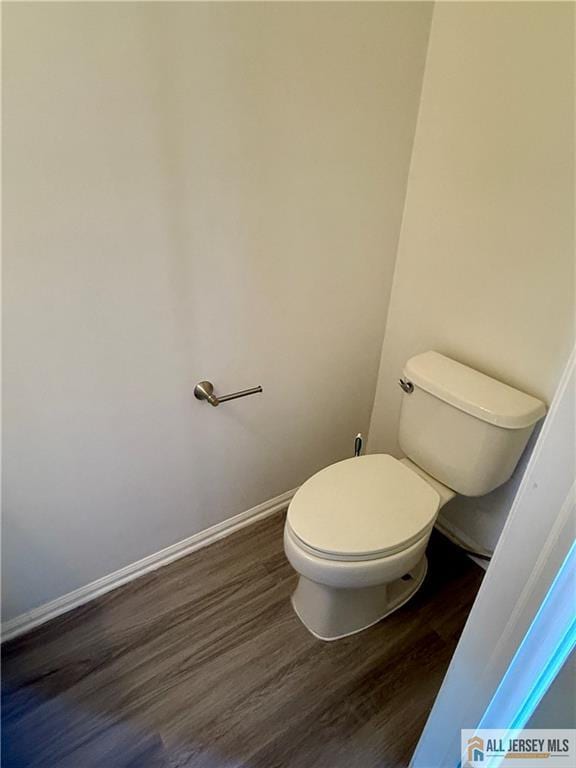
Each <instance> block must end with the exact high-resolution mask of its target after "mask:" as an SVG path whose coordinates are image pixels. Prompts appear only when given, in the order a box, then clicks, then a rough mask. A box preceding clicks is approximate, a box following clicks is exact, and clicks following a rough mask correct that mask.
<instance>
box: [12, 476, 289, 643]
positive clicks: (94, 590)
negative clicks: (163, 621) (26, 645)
mask: <svg viewBox="0 0 576 768" xmlns="http://www.w3.org/2000/svg"><path fill="white" fill-rule="evenodd" d="M297 490H298V489H297V488H293V489H292V490H291V491H286V493H282V494H280V496H276V497H275V498H273V499H269V500H268V501H265V502H263V503H262V504H258V505H257V506H256V507H252V509H247V510H246V511H245V512H241V513H240V514H238V515H235V516H234V517H231V518H229V519H228V520H223V521H222V522H221V523H217V524H216V525H213V526H211V527H210V528H206V529H205V530H204V531H200V532H199V533H195V534H194V535H193V536H189V537H188V538H186V539H182V541H178V542H176V544H172V545H171V546H169V547H166V548H164V549H161V550H160V551H159V552H155V553H154V554H152V555H148V556H147V557H144V558H142V559H141V560H137V561H136V562H135V563H131V564H130V565H127V566H125V567H124V568H120V569H119V570H118V571H114V572H113V573H110V574H108V576H103V577H102V578H101V579H97V580H96V581H92V582H91V583H90V584H86V586H84V587H80V588H79V589H75V590H74V591H73V592H68V593H67V594H66V595H62V597H57V598H56V599H55V600H51V601H50V602H49V603H45V604H44V605H40V606H38V607H37V608H33V609H32V610H31V611H27V612H26V613H22V614H20V616H16V617H15V618H13V619H11V620H10V621H7V622H6V623H5V624H3V625H2V639H1V642H5V641H6V640H13V639H14V638H16V637H19V636H20V635H24V634H26V632H30V630H32V629H35V628H36V627H39V626H40V625H42V624H45V623H46V622H48V621H50V620H51V619H55V618H56V617H57V616H62V614H64V613H68V611H72V610H73V609H74V608H78V607H80V606H81V605H85V604H86V603H89V602H90V601H91V600H94V599H95V598H97V597H100V596H101V595H105V594H106V593H107V592H111V591H112V590H113V589H117V588H118V587H121V586H122V585H123V584H128V582H130V581H134V579H137V578H139V577H140V576H144V575H145V574H146V573H150V572H151V571H155V570H157V569H158V568H162V566H164V565H168V564H169V563H172V562H174V560H178V559H179V558H181V557H185V556H186V555H189V554H191V553H192V552H196V551H197V550H198V549H202V548H204V547H207V546H209V545H210V544H213V543H214V542H216V541H218V540H219V539H223V538H225V537H226V536H230V534H232V533H235V532H236V531H239V530H240V529H241V528H245V527H246V526H248V525H252V524H253V523H256V522H258V520H263V519H264V518H265V517H268V516H269V515H273V514H274V513H275V512H280V511H281V510H282V509H285V508H286V507H287V506H288V504H289V503H290V500H291V499H292V497H293V496H294V494H295V493H296V491H297Z"/></svg>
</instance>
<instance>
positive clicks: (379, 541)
mask: <svg viewBox="0 0 576 768" xmlns="http://www.w3.org/2000/svg"><path fill="white" fill-rule="evenodd" d="M439 506H440V497H439V495H438V493H437V492H436V491H435V490H434V489H433V488H432V487H431V486H430V485H428V483H427V482H426V481H425V480H423V479H422V478H421V477H419V476H418V475H417V474H416V473H415V472H412V470H410V469H408V468H407V467H405V466H404V465H403V464H401V463H400V462H399V461H398V460H397V459H395V458H394V457H393V456H389V455H387V454H382V453H380V454H373V455H370V456H361V457H358V458H352V459H346V460H345V461H340V462H338V463H337V464H332V465H331V466H329V467H326V469H322V470H321V471H320V472H318V473H317V474H315V475H313V476H312V477H311V478H310V479H309V480H307V481H306V482H305V483H304V485H302V486H301V487H300V489H299V490H298V491H297V493H296V494H295V496H294V498H293V499H292V501H291V503H290V506H289V508H288V518H287V520H288V525H289V526H290V529H291V530H292V532H293V533H294V534H295V535H296V536H297V538H298V539H300V540H301V541H302V542H303V543H304V544H305V545H307V547H311V548H312V549H314V550H317V551H318V553H319V554H321V555H323V556H325V557H330V556H332V557H335V558H342V559H346V558H350V559H362V558H365V559H370V558H373V557H376V556H380V555H382V556H384V555H386V554H392V553H394V552H400V551H402V550H403V549H406V548H407V547H409V546H411V544H413V543H414V542H416V541H418V539H420V538H421V537H422V536H423V535H425V533H426V532H427V531H428V530H429V529H430V528H431V527H432V526H433V524H434V521H435V520H436V514H437V512H438V508H439Z"/></svg>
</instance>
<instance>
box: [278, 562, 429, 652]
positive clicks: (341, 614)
mask: <svg viewBox="0 0 576 768" xmlns="http://www.w3.org/2000/svg"><path fill="white" fill-rule="evenodd" d="M427 570H428V561H427V560H426V556H425V555H424V556H423V557H422V559H421V560H419V562H418V563H417V565H415V566H414V568H412V570H411V571H409V573H408V574H406V576H409V577H410V578H406V577H403V578H401V579H396V581H391V582H389V583H388V584H378V585H377V586H375V587H360V588H358V589H336V588H334V587H329V586H326V585H325V584H317V583H316V582H315V581H310V579H307V578H306V577H304V576H300V578H299V580H298V586H297V587H296V591H295V592H294V594H293V595H292V606H293V608H294V610H295V612H296V615H297V616H298V618H299V619H300V621H301V622H302V624H304V626H305V627H306V629H307V630H308V631H309V632H311V633H312V634H313V635H314V637H316V638H318V640H326V641H330V640H340V639H341V638H343V637H348V636H349V635H355V634H356V633H357V632H362V630H363V629H368V627H371V626H372V625H373V624H376V623H377V622H379V621H381V619H384V618H385V617H386V616H389V615H390V614H391V613H392V612H393V611H396V610H397V609H398V608H400V607H401V606H402V605H404V603H406V602H407V601H408V600H409V599H410V598H411V597H412V595H413V594H414V593H415V592H416V591H417V590H418V589H419V587H420V586H421V585H422V582H423V581H424V578H425V577H426V571H427Z"/></svg>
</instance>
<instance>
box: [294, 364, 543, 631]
mask: <svg viewBox="0 0 576 768" xmlns="http://www.w3.org/2000/svg"><path fill="white" fill-rule="evenodd" d="M400 386H401V388H402V390H403V393H404V394H403V396H402V406H401V410H400V424H399V427H400V428H399V435H398V437H399V443H400V447H401V449H402V450H403V452H404V453H405V454H406V458H403V459H396V458H394V457H393V456H389V455H387V454H372V455H368V456H359V457H354V458H351V459H345V460H344V461H340V462H337V463H336V464H333V465H331V466H329V467H326V468H325V469H323V470H321V471H320V472H317V473H316V474H315V475H313V476H312V477H311V478H310V479H309V480H307V481H306V482H305V483H304V484H303V485H302V486H301V487H300V489H299V490H298V491H297V493H296V494H295V496H294V498H293V499H292V501H291V503H290V506H289V508H288V514H287V516H286V525H285V529H284V550H285V552H286V556H287V558H288V560H289V561H290V563H291V564H292V566H293V568H294V569H295V570H296V572H297V573H298V574H299V580H298V586H297V588H296V591H295V592H294V594H293V596H292V605H293V607H294V610H295V612H296V614H297V615H298V617H299V618H300V619H301V621H302V623H303V624H304V625H305V626H306V627H307V629H309V630H310V632H311V633H312V634H313V635H315V636H316V637H318V638H320V639H322V640H337V639H338V638H341V637H346V636H347V635H352V634H354V633H356V632H360V631H361V630H363V629H366V628H367V627H369V626H371V625H372V624H375V623H376V622H377V621H380V619H383V618H384V617H385V616H388V615H389V614H390V613H392V611H395V610H397V609H398V608H400V606H402V605H403V604H404V603H405V602H406V601H407V600H409V599H410V598H411V597H412V595H414V594H415V592H416V591H417V590H418V588H419V587H420V585H421V584H422V582H423V581H424V578H425V576H426V570H427V561H426V546H427V544H428V539H429V537H430V533H431V532H432V528H433V527H434V523H435V521H436V518H437V516H438V512H439V510H440V509H441V508H442V506H443V505H444V504H446V502H448V501H449V500H450V499H451V498H452V497H453V496H455V495H456V493H460V494H462V495H464V496H482V495H484V494H485V493H489V492H490V491H492V490H494V488H497V487H498V486H500V485H502V483H504V482H506V481H507V480H508V479H509V478H510V476H511V475H512V472H513V471H514V469H515V467H516V465H517V463H518V460H519V458H520V455H521V454H522V451H523V450H524V447H525V446H526V443H527V441H528V438H529V437H530V435H531V433H532V431H533V429H534V425H535V424H536V422H537V421H538V420H539V419H541V418H542V417H543V416H544V414H545V412H546V407H545V405H544V403H542V401H540V400H538V399H537V398H535V397H532V396H531V395H528V394H526V393H524V392H520V391H519V390H517V389H514V388H512V387H509V386H508V385H506V384H503V383H502V382H500V381H497V380H496V379H493V378H491V377H490V376H486V375H485V374H483V373H480V372H479V371H475V370H474V369H472V368H469V367H468V366H465V365H462V364H461V363H458V362H457V361H455V360H451V359H450V358H448V357H445V356H444V355H441V354H439V353H438V352H425V353H423V354H421V355H416V356H415V357H413V358H411V359H410V360H408V361H407V363H406V366H405V368H404V371H403V378H402V379H401V380H400Z"/></svg>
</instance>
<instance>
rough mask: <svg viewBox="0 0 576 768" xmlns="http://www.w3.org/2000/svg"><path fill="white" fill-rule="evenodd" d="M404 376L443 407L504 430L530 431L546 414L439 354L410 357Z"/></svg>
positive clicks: (538, 405)
mask: <svg viewBox="0 0 576 768" xmlns="http://www.w3.org/2000/svg"><path fill="white" fill-rule="evenodd" d="M404 376H405V377H406V378H407V379H409V380H410V381H411V382H412V383H413V384H414V386H416V387H420V389H423V390H424V391H426V392H429V393H430V394H431V395H434V396H435V397H437V398H438V399H440V400H443V401H444V402H445V403H448V404H449V405H452V406H454V407H455V408H458V409H459V410H461V411H464V412H465V413H469V414H470V415H471V416H475V417H476V418H478V419H481V420H482V421H486V422H488V423H489V424H495V425H496V426H498V427H504V428H505V429H522V428H524V427H530V426H532V425H533V424H535V423H536V422H537V421H538V420H539V419H541V418H542V417H543V416H544V415H545V413H546V406H545V404H544V403H543V402H542V401H541V400H538V399H537V398H536V397H532V395H527V394H526V393H525V392H521V391H520V390H519V389H514V387H509V386H508V385H507V384H503V383H502V382H501V381H498V380H497V379H493V378H492V377H491V376H486V374H484V373H480V372H479V371H476V370H475V369H474V368H469V367H468V366H467V365H463V364H462V363H458V362H456V360H452V359H451V358H449V357H446V356H445V355H441V354H440V353H439V352H424V353H422V354H421V355H416V356H415V357H411V358H410V359H409V360H408V361H407V363H406V365H405V366H404Z"/></svg>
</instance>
